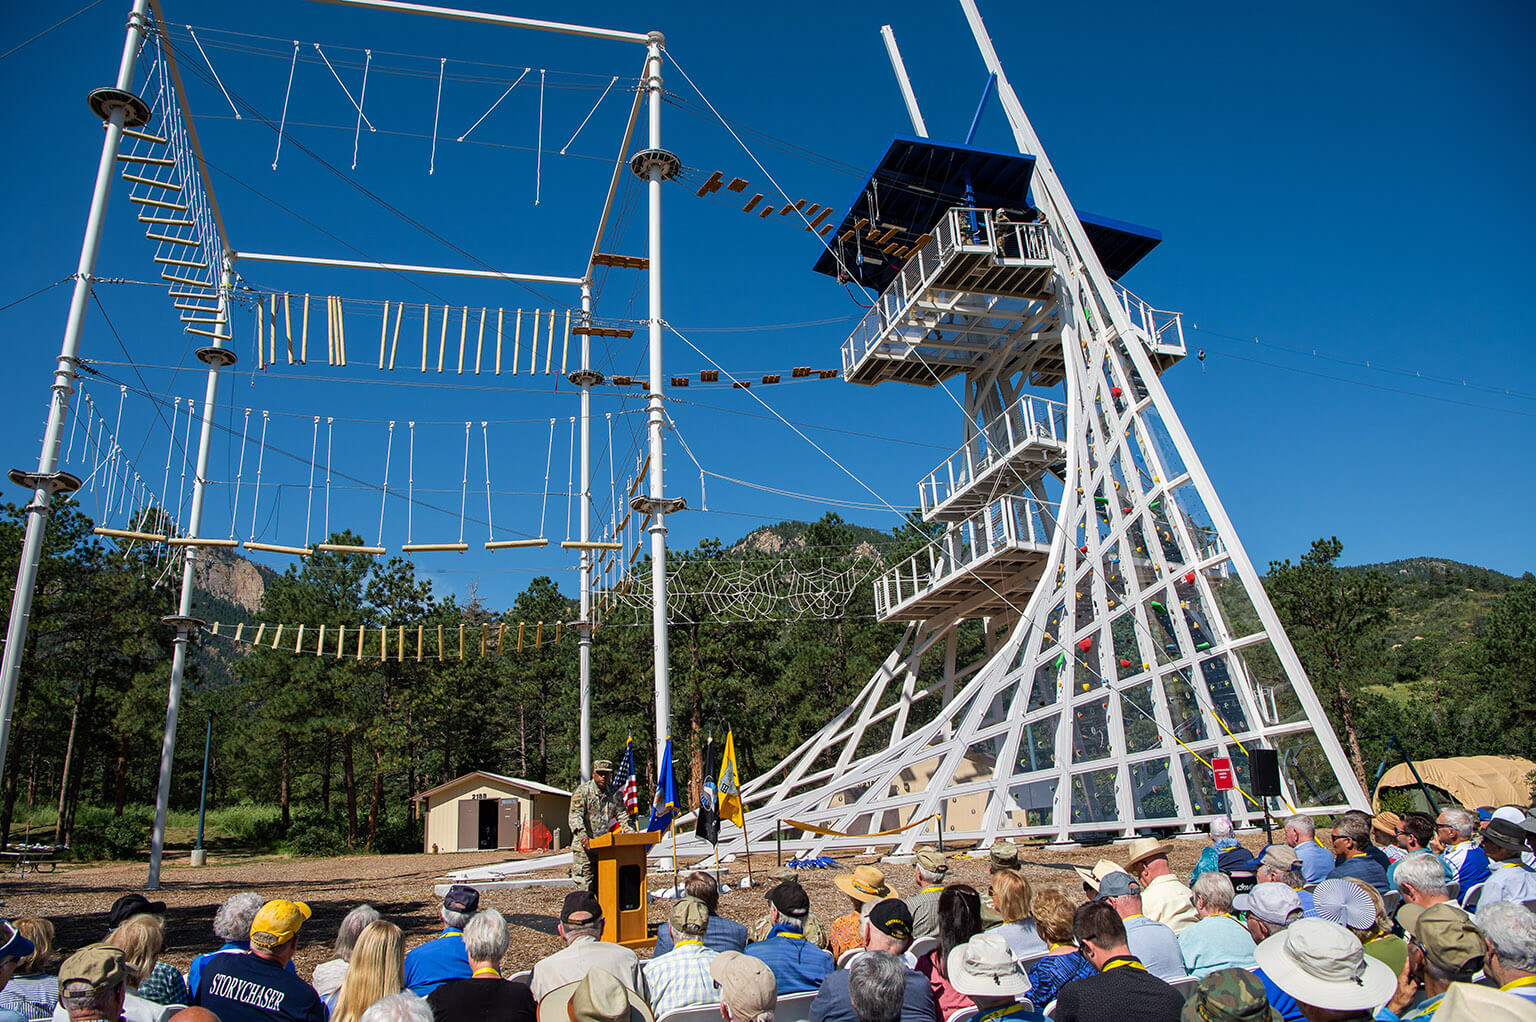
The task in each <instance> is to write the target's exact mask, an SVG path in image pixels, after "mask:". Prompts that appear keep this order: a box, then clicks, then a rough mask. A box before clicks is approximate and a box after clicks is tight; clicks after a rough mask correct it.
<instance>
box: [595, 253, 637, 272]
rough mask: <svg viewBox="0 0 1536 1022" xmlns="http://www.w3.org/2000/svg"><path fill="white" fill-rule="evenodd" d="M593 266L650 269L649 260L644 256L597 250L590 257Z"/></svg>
mask: <svg viewBox="0 0 1536 1022" xmlns="http://www.w3.org/2000/svg"><path fill="white" fill-rule="evenodd" d="M592 265H593V266H616V267H618V268H620V269H623V270H646V269H650V266H651V261H650V259H648V258H646V257H645V256H628V255H617V254H615V253H612V252H599V253H597V255H595V256H593V257H592Z"/></svg>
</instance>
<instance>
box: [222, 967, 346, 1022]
mask: <svg viewBox="0 0 1536 1022" xmlns="http://www.w3.org/2000/svg"><path fill="white" fill-rule="evenodd" d="M192 1003H193V1004H195V1005H197V1006H198V1007H201V1008H207V1009H208V1010H209V1011H211V1012H213V1013H214V1014H215V1015H217V1016H219V1022H325V1020H326V1014H327V1013H326V1010H325V1005H324V1004H322V1003H321V1001H320V995H319V994H317V993H315V988H314V987H312V986H310V985H309V984H308V983H306V982H304V981H303V980H302V979H299V978H298V977H297V976H294V975H292V974H291V973H289V972H288V971H287V970H285V969H284V968H283V967H282V966H281V965H279V964H278V963H277V962H275V961H273V960H272V959H270V958H263V957H261V956H260V955H256V954H248V955H219V956H218V957H217V958H215V959H214V960H213V961H211V962H208V963H207V964H206V965H204V966H203V976H202V982H201V983H200V984H198V988H197V991H196V992H195V993H194V994H193V995H192Z"/></svg>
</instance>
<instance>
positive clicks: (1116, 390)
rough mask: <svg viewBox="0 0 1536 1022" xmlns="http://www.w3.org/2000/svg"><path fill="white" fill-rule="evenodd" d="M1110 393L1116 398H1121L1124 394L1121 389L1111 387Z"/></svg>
mask: <svg viewBox="0 0 1536 1022" xmlns="http://www.w3.org/2000/svg"><path fill="white" fill-rule="evenodd" d="M1109 392H1110V393H1111V394H1113V395H1114V396H1115V397H1119V396H1120V395H1121V393H1123V392H1122V391H1121V390H1120V388H1119V387H1110V388H1109Z"/></svg>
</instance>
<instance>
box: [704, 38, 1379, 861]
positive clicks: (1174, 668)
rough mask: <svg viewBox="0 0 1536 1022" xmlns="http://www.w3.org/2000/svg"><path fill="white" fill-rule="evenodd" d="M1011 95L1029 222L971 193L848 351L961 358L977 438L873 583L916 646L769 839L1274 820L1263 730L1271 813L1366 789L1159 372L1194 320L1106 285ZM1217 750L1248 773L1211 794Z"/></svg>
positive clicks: (770, 820)
mask: <svg viewBox="0 0 1536 1022" xmlns="http://www.w3.org/2000/svg"><path fill="white" fill-rule="evenodd" d="M988 48H989V47H988ZM984 52H986V51H985V50H984ZM999 88H1000V92H1001V93H1002V96H1003V100H1004V106H1005V109H1006V110H1007V112H1008V115H1009V118H1010V121H1011V122H1012V123H1013V127H1014V130H1015V136H1016V138H1017V139H1018V141H1019V146H1020V151H1021V153H1024V154H1027V155H1028V156H1030V157H1032V158H1033V159H1034V160H1035V161H1037V165H1036V167H1035V169H1034V177H1033V184H1032V186H1031V193H1032V197H1033V204H1034V206H1035V207H1037V208H1036V209H1035V210H1032V211H1030V212H1031V213H1032V214H1033V222H1032V223H1029V224H1026V225H1025V226H1023V227H1020V226H1010V224H1011V223H1012V222H1013V221H1016V220H1017V218H1016V217H1015V218H1013V220H1009V219H1008V218H1005V217H1002V216H1000V215H999V216H994V213H995V212H996V211H994V210H989V209H959V208H956V209H951V210H949V211H948V212H947V213H946V214H945V216H944V219H942V220H940V221H939V222H938V223H937V224H936V225H934V226H933V227H932V228H931V229H930V230H929V232H928V233H926V234H924V235H923V236H922V239H921V244H914V245H913V246H912V250H911V251H910V252H905V251H902V252H897V253H895V254H894V257H895V258H897V259H901V260H902V261H903V263H904V267H903V268H902V269H901V270H900V272H899V274H898V275H897V276H895V277H894V279H890V280H889V284H888V286H886V287H885V288H884V290H883V291H882V293H881V296H880V300H879V301H878V302H877V303H876V306H875V308H874V309H872V311H871V316H870V317H869V318H867V321H866V323H863V324H861V325H860V327H859V329H858V330H856V331H855V333H854V335H853V337H851V338H850V341H849V344H847V345H845V347H844V363H845V367H846V368H847V369H848V372H847V374H846V375H847V378H848V379H849V380H850V382H855V383H857V382H865V383H869V384H876V383H882V382H904V383H920V384H922V385H924V386H932V385H933V384H934V383H936V382H939V381H940V380H941V379H942V378H947V376H949V375H953V374H956V373H962V372H963V373H964V374H965V381H966V386H965V388H964V393H965V397H966V401H965V406H964V416H963V427H962V436H963V438H964V445H963V446H962V448H961V450H960V451H959V452H957V454H956V456H955V458H952V459H951V460H950V462H949V463H947V465H941V466H940V468H939V470H936V472H935V473H934V474H933V475H931V476H930V477H929V478H928V479H927V480H924V481H923V482H922V483H921V484H920V489H921V492H922V493H923V498H922V501H921V508H922V512H923V514H924V517H925V518H927V519H928V520H929V521H930V522H933V523H935V524H936V525H940V526H942V527H943V528H942V530H941V534H940V535H939V537H938V538H937V539H936V540H935V541H934V543H933V545H932V547H931V548H930V549H928V550H926V551H923V552H921V553H919V554H918V555H917V556H915V557H914V558H912V559H910V560H909V561H908V562H904V563H903V564H900V565H896V566H895V567H893V568H892V569H891V570H890V571H889V572H888V573H887V575H886V576H885V577H883V578H881V579H880V580H878V581H877V582H876V597H877V607H878V608H879V609H880V613H881V614H882V616H883V617H884V618H885V619H887V620H907V621H910V622H911V623H910V624H909V625H908V628H907V631H906V634H905V636H904V639H903V641H902V643H901V645H900V646H898V648H897V649H895V650H894V651H893V652H892V654H891V656H890V657H889V658H888V659H887V660H886V662H885V663H884V664H883V665H882V666H881V669H880V670H879V672H877V673H876V675H875V676H874V677H872V678H871V679H870V680H869V682H868V684H867V685H866V686H865V687H864V689H863V690H862V692H861V693H860V694H859V696H858V698H857V699H856V700H855V701H854V702H853V704H852V705H850V706H849V707H848V708H846V709H845V710H843V711H842V712H841V713H839V714H838V715H837V717H836V718H835V719H833V720H832V721H831V722H830V723H829V724H828V725H827V726H826V727H825V728H824V729H822V731H821V732H819V733H818V734H817V735H816V736H814V737H813V738H812V739H810V740H809V741H807V742H806V743H805V744H804V745H803V746H801V748H799V749H797V750H796V751H795V752H794V753H793V754H792V755H791V756H789V757H788V758H787V759H786V760H785V761H784V762H783V763H781V764H779V766H778V767H776V768H775V769H774V770H773V771H772V772H770V773H769V774H767V775H764V776H762V777H759V778H756V779H755V780H753V781H752V782H750V783H749V784H748V785H747V786H746V795H747V799H748V816H747V819H748V824H747V825H748V829H749V832H750V836H751V838H752V841H753V843H754V844H757V845H758V846H759V847H762V842H764V841H768V840H772V839H773V836H774V834H775V833H776V832H777V831H778V829H779V827H780V825H781V823H782V824H783V826H784V828H785V831H786V833H787V834H789V835H791V836H790V837H789V839H788V840H787V841H786V844H787V845H788V846H789V847H793V848H795V849H797V850H805V851H812V852H819V851H821V850H824V849H827V848H836V847H863V846H873V845H895V846H896V847H897V848H898V850H907V849H910V848H911V847H913V846H914V845H916V844H918V843H920V842H931V841H932V840H933V839H934V836H935V834H936V833H937V832H938V831H939V829H940V828H941V827H942V829H943V832H944V834H945V836H946V838H948V839H951V840H956V841H969V840H974V841H977V842H980V843H981V844H982V845H987V844H990V843H991V842H992V841H993V840H996V839H1000V838H1005V837H1022V838H1046V839H1050V840H1056V841H1070V840H1075V839H1079V838H1083V837H1085V836H1088V835H1102V834H1105V833H1108V834H1111V835H1114V836H1123V837H1129V836H1131V835H1133V834H1135V833H1136V832H1138V831H1140V830H1143V829H1146V828H1154V827H1156V828H1172V829H1175V830H1185V831H1188V830H1190V829H1193V828H1195V827H1197V826H1198V825H1200V824H1202V823H1204V822H1207V821H1209V820H1210V819H1211V818H1212V817H1214V816H1217V815H1219V814H1228V815H1230V816H1232V817H1233V818H1234V819H1236V820H1239V821H1250V822H1256V821H1259V820H1261V819H1262V816H1263V809H1264V807H1263V805H1262V804H1261V802H1260V801H1259V800H1258V799H1257V798H1256V797H1255V796H1253V795H1252V794H1251V793H1250V792H1251V787H1252V785H1251V780H1250V777H1251V771H1250V769H1249V756H1250V754H1251V753H1252V752H1253V751H1254V750H1255V749H1273V750H1275V751H1276V752H1277V753H1278V758H1279V763H1280V774H1281V782H1282V786H1283V789H1284V791H1283V795H1282V796H1281V798H1280V799H1278V800H1276V802H1275V803H1274V806H1273V808H1274V809H1275V810H1277V811H1280V812H1288V811H1291V810H1305V811H1317V812H1329V811H1339V810H1341V809H1343V808H1346V807H1348V806H1351V805H1355V806H1359V805H1363V804H1365V793H1364V791H1363V790H1362V789H1361V787H1360V785H1359V783H1358V781H1357V780H1356V779H1355V778H1354V776H1353V774H1352V773H1351V772H1350V771H1349V770H1348V768H1347V765H1346V762H1345V758H1344V756H1343V753H1342V750H1341V748H1340V745H1339V742H1338V740H1337V738H1336V736H1335V735H1334V734H1333V732H1332V729H1331V727H1330V725H1329V723H1328V720H1327V717H1326V715H1325V714H1324V712H1323V709H1322V706H1321V704H1320V703H1319V701H1318V699H1317V697H1316V695H1315V694H1314V692H1313V690H1312V688H1311V685H1310V684H1309V682H1308V680H1307V678H1306V676H1305V674H1304V673H1303V671H1302V669H1301V666H1300V663H1299V661H1298V660H1297V658H1296V655H1295V652H1294V650H1293V649H1292V648H1291V646H1290V644H1289V642H1288V640H1287V639H1286V637H1285V635H1284V632H1283V631H1282V629H1281V627H1280V623H1279V621H1278V619H1277V617H1276V615H1275V612H1274V609H1273V607H1272V606H1271V605H1270V604H1269V602H1268V599H1267V597H1266V596H1265V594H1264V590H1263V587H1262V585H1261V583H1260V580H1259V578H1258V576H1257V574H1256V573H1255V571H1254V569H1253V566H1252V564H1251V562H1250V561H1249V559H1248V557H1247V555H1246V553H1245V552H1244V551H1243V549H1242V546H1241V544H1240V542H1239V541H1238V538H1237V535H1236V533H1235V531H1234V530H1233V528H1232V525H1231V522H1230V521H1229V520H1228V519H1227V517H1226V514H1225V512H1224V510H1223V509H1222V507H1221V504H1220V502H1219V500H1218V499H1217V497H1216V494H1215V491H1214V489H1213V488H1212V486H1211V483H1210V480H1209V479H1208V477H1207V476H1206V473H1205V470H1204V468H1203V467H1202V466H1201V465H1200V462H1199V459H1198V457H1197V456H1196V454H1195V451H1194V449H1193V447H1192V445H1191V443H1190V441H1189V438H1188V437H1187V435H1186V434H1185V432H1184V429H1183V426H1182V425H1181V424H1180V422H1179V419H1178V416H1177V414H1176V413H1175V411H1174V409H1173V406H1172V404H1171V402H1170V401H1169V398H1168V395H1167V392H1166V391H1165V390H1164V389H1163V386H1162V383H1161V381H1160V379H1159V372H1160V371H1162V370H1163V369H1166V368H1168V367H1170V366H1172V365H1174V364H1176V362H1177V361H1178V358H1179V357H1180V356H1181V355H1182V353H1183V343H1182V333H1181V328H1180V327H1179V325H1178V319H1177V316H1174V315H1172V314H1168V313H1160V312H1157V311H1156V310H1153V309H1151V308H1150V307H1149V306H1147V305H1146V304H1145V303H1142V302H1141V301H1140V300H1139V299H1137V298H1136V297H1135V296H1134V295H1132V294H1131V293H1130V292H1129V291H1126V290H1125V289H1124V288H1123V287H1121V286H1120V285H1119V284H1118V282H1116V281H1114V280H1112V279H1111V277H1110V276H1109V275H1108V273H1107V272H1106V271H1105V268H1104V263H1103V262H1102V261H1101V258H1100V255H1099V253H1098V252H1097V251H1096V250H1095V247H1094V244H1093V243H1092V242H1091V241H1090V238H1089V235H1088V233H1087V232H1086V231H1085V229H1084V225H1083V222H1082V220H1081V219H1080V218H1079V216H1078V214H1077V212H1076V210H1075V209H1074V207H1073V206H1072V205H1071V203H1070V202H1069V201H1068V200H1067V198H1066V194H1065V192H1064V190H1063V189H1062V188H1061V185H1060V183H1059V181H1058V179H1057V178H1056V176H1055V172H1054V170H1053V169H1052V167H1051V165H1050V163H1049V161H1048V160H1047V159H1046V157H1045V154H1044V152H1043V149H1042V148H1041V147H1040V145H1039V141H1038V139H1037V138H1036V137H1035V136H1034V133H1033V129H1032V128H1031V127H1030V126H1029V123H1028V121H1027V119H1026V118H1025V117H1024V115H1023V111H1022V109H1021V108H1019V107H1018V103H1017V99H1016V97H1014V96H1013V93H1012V89H1011V88H1010V87H1009V86H1008V85H1007V82H1006V79H1002V80H1000V82H999ZM910 143H911V140H909V145H908V148H909V149H910V148H911V144H910ZM893 152H894V149H893ZM887 202H888V204H889V203H890V200H887ZM856 215H857V211H855V212H854V213H853V214H850V221H848V222H850V223H852V224H853V229H854V230H856V231H862V230H866V229H867V230H868V232H869V236H871V237H873V236H874V232H875V231H876V230H877V229H879V228H880V226H881V225H879V224H878V223H876V224H867V221H864V222H861V221H854V220H853V217H854V216H856ZM1026 219H1028V218H1026ZM866 224H867V226H866ZM914 230H915V229H914ZM837 237H839V238H846V237H848V235H847V233H846V232H844V233H842V234H840V235H838V236H837ZM1021 239H1022V241H1021ZM855 240H857V238H856V239H855ZM881 240H883V236H882V238H881ZM834 255H835V253H834ZM887 255H892V253H890V252H887ZM1037 270H1038V271H1039V272H1035V271H1037ZM970 281H975V282H980V283H979V284H978V286H977V287H976V289H974V290H968V289H967V288H968V286H969V285H968V283H967V282H970ZM1042 281H1044V285H1043V286H1042ZM982 284H984V287H982V286H981V285H982ZM1009 303H1012V304H1011V305H1010V304H1009ZM1004 306H1007V307H1008V308H1009V309H1010V310H1011V311H1010V312H1009V315H1008V317H1007V319H1006V322H1007V323H1010V324H1012V325H1011V326H1007V327H1005V328H1004V329H997V325H998V324H999V323H1001V322H1005V320H1003V319H1000V318H999V317H998V316H997V314H996V310H997V309H999V308H1000V307H1004ZM967 310H969V311H967ZM989 317H990V318H989ZM978 324H979V325H978ZM988 326H990V328H991V329H990V330H988V329H984V328H985V327H988ZM941 331H942V333H941ZM957 337H960V338H967V339H969V338H983V337H990V338H991V340H988V341H986V342H985V343H982V344H978V343H970V342H969V340H968V342H967V343H966V344H964V345H961V344H957V343H955V338H957ZM850 346H851V347H850ZM1046 387H1049V388H1051V389H1050V392H1049V393H1041V391H1042V389H1043V388H1046ZM1042 407H1044V408H1047V409H1052V408H1059V414H1058V413H1057V412H1053V411H1046V412H1044V413H1042V412H1041V411H1040V410H1041V408H1042ZM1009 416H1012V417H1013V418H1012V419H1010V418H1009ZM1019 421H1025V422H1027V423H1028V424H1029V428H1028V429H1027V430H1024V431H1020V430H1019V429H1017V428H1016V423H1017V422H1019ZM1058 431H1059V433H1058ZM1021 433H1022V435H1021ZM957 464H959V465H960V466H961V467H960V468H959V469H956V468H955V465H957ZM1025 505H1027V506H1028V507H1029V508H1030V509H1031V510H1030V511H1029V513H1028V514H1022V515H1021V514H1020V513H1018V511H1017V509H1018V508H1020V507H1022V506H1025ZM1011 509H1012V510H1011ZM1217 758H1226V759H1230V761H1231V763H1232V765H1233V768H1234V772H1235V776H1236V781H1237V790H1235V791H1218V790H1217V789H1216V786H1215V778H1214V773H1215V771H1214V767H1213V761H1214V760H1216V759H1217ZM784 821H793V822H789V823H785V822H784ZM729 836H730V835H725V836H723V837H722V840H726V839H727V837H729Z"/></svg>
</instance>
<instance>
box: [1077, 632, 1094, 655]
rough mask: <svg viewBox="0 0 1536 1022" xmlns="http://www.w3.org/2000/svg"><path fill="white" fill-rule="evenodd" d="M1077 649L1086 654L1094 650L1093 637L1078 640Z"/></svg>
mask: <svg viewBox="0 0 1536 1022" xmlns="http://www.w3.org/2000/svg"><path fill="white" fill-rule="evenodd" d="M1077 648H1078V649H1080V650H1082V651H1083V652H1084V653H1086V652H1088V651H1089V650H1090V649H1092V648H1093V636H1091V635H1090V636H1088V637H1087V638H1086V639H1078V640H1077Z"/></svg>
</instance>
